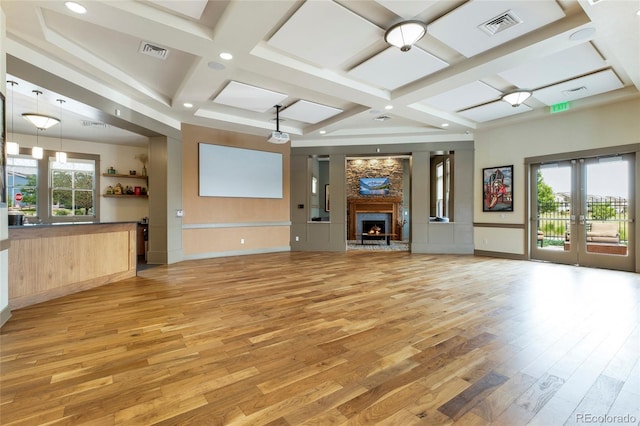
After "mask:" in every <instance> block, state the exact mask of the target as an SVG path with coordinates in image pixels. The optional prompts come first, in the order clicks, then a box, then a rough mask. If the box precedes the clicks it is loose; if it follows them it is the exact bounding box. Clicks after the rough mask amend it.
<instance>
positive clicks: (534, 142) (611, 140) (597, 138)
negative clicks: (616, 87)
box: [473, 99, 640, 254]
mask: <svg viewBox="0 0 640 426" xmlns="http://www.w3.org/2000/svg"><path fill="white" fill-rule="evenodd" d="M639 118H640V100H637V99H636V100H631V101H626V102H620V103H616V104H612V105H606V106H602V107H599V108H591V109H586V110H580V111H568V112H565V113H559V114H553V115H549V116H547V117H545V118H542V119H538V120H534V121H530V122H526V123H518V124H513V125H508V126H503V127H499V128H493V129H485V130H479V131H478V132H477V133H476V135H475V148H476V152H475V167H474V168H475V171H474V201H473V204H474V223H482V224H484V225H486V224H494V223H495V224H496V225H497V226H496V227H495V228H492V227H479V226H476V227H475V228H474V244H475V249H476V250H482V251H493V252H501V253H512V254H525V253H526V252H527V246H526V236H527V232H526V225H527V223H526V218H527V217H528V215H527V212H526V211H525V199H526V194H527V189H526V188H525V186H524V185H525V172H526V169H525V164H524V159H525V158H528V157H535V156H542V155H550V154H561V153H567V152H573V151H581V150H588V149H597V148H604V147H613V146H620V145H630V144H637V143H640V119H639ZM638 160H640V159H638ZM511 164H513V167H514V169H513V173H514V184H513V195H514V204H513V212H508V213H485V212H483V211H482V169H483V168H486V167H495V166H505V165H511ZM509 224H519V225H522V226H521V227H520V229H514V228H507V227H501V226H503V225H509Z"/></svg>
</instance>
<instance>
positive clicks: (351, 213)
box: [347, 197, 402, 240]
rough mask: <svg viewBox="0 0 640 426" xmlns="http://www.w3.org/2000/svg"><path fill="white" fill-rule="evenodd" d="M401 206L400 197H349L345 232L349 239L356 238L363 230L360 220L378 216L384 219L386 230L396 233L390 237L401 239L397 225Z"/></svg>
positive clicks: (374, 218)
mask: <svg viewBox="0 0 640 426" xmlns="http://www.w3.org/2000/svg"><path fill="white" fill-rule="evenodd" d="M401 206H402V198H401V197H378V198H365V197H358V198H355V197H354V198H349V199H348V200H347V208H348V209H347V225H348V227H347V233H348V236H349V239H350V240H357V239H358V233H362V232H363V231H362V220H378V218H380V217H382V218H383V219H382V220H384V221H385V230H386V232H388V233H393V234H396V235H395V236H394V237H393V238H392V239H394V240H400V239H402V232H401V229H400V227H399V226H398V218H399V217H400V207H401ZM378 215H382V216H378Z"/></svg>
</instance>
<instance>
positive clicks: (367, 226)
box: [362, 220, 386, 235]
mask: <svg viewBox="0 0 640 426" xmlns="http://www.w3.org/2000/svg"><path fill="white" fill-rule="evenodd" d="M362 232H363V233H365V234H371V235H375V234H384V233H385V232H386V231H385V229H384V220H363V221H362Z"/></svg>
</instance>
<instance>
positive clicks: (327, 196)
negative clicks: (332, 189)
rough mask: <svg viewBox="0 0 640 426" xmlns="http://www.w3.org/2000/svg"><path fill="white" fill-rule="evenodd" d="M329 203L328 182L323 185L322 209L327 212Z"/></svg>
mask: <svg viewBox="0 0 640 426" xmlns="http://www.w3.org/2000/svg"><path fill="white" fill-rule="evenodd" d="M330 207H331V206H330V204H329V184H326V185H325V186H324V211H325V212H328V211H330Z"/></svg>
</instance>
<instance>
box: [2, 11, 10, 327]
mask: <svg viewBox="0 0 640 426" xmlns="http://www.w3.org/2000/svg"><path fill="white" fill-rule="evenodd" d="M5 33H6V17H5V15H4V11H3V10H2V4H1V3H0V58H2V60H1V61H0V78H1V80H0V81H7V66H6V64H7V61H5V60H4V58H5V53H6V48H5V41H6V37H5ZM0 92H2V93H3V94H5V93H6V85H5V84H1V85H0ZM0 155H4V154H3V153H0ZM8 238H9V235H8V228H7V208H6V207H4V206H3V207H0V242H1V241H3V240H7V239H8ZM8 255H9V250H2V251H0V326H2V324H3V323H4V322H5V321H6V320H7V319H8V317H9V315H10V312H9V271H8V269H9V260H8V259H9V258H8Z"/></svg>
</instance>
